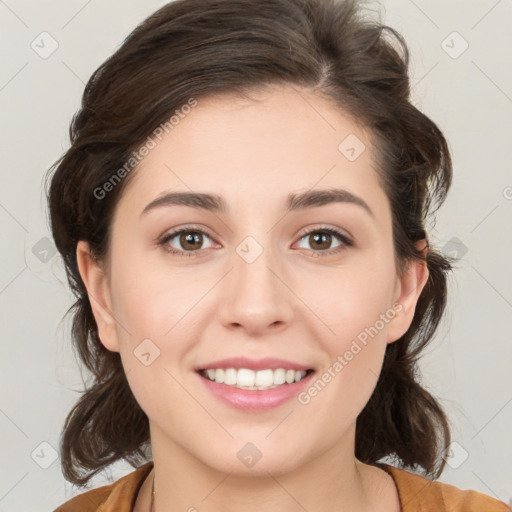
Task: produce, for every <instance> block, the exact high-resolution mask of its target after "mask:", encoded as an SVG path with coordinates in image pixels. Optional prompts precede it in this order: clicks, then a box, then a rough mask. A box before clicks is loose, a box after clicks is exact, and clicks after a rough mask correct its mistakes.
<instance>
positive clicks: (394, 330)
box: [387, 239, 429, 343]
mask: <svg viewBox="0 0 512 512" xmlns="http://www.w3.org/2000/svg"><path fill="white" fill-rule="evenodd" d="M416 247H417V248H418V249H420V248H421V247H423V249H420V250H421V252H422V253H423V256H424V257H426V255H427V251H428V242H427V241H426V240H425V239H423V240H419V241H418V242H416ZM428 275H429V272H428V268H427V264H426V263H425V262H424V261H421V260H416V259H414V260H410V261H409V262H408V264H407V268H406V270H405V272H404V275H403V276H402V277H400V276H397V280H396V285H395V290H394V292H393V296H394V297H395V300H394V302H393V303H394V304H396V303H399V304H400V305H401V310H400V311H398V310H397V314H396V315H395V317H394V318H393V319H392V320H391V321H390V322H389V323H388V331H387V343H393V342H394V341H396V340H398V339H400V338H401V337H402V336H403V335H404V334H405V333H406V332H407V329H409V327H410V325H411V323H412V320H413V318H414V312H415V311H416V304H417V302H418V299H419V297H420V295H421V292H422V291H423V288H424V287H425V285H426V283H427V281H428Z"/></svg>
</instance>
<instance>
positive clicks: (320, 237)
mask: <svg viewBox="0 0 512 512" xmlns="http://www.w3.org/2000/svg"><path fill="white" fill-rule="evenodd" d="M331 236H332V235H330V234H329V233H321V234H318V233H315V234H312V235H310V237H309V239H310V241H311V240H314V243H313V244H311V247H314V246H315V244H317V242H318V241H319V240H323V243H322V242H320V247H318V246H317V248H319V249H328V248H329V246H330V244H331ZM326 239H327V243H326V242H325V240H326Z"/></svg>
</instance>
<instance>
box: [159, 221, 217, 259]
mask: <svg viewBox="0 0 512 512" xmlns="http://www.w3.org/2000/svg"><path fill="white" fill-rule="evenodd" d="M206 239H208V240H211V237H210V235H208V233H206V232H204V231H203V230H201V229H197V228H191V227H190V228H183V229H180V230H177V231H174V232H172V233H169V234H168V235H165V236H164V237H163V238H162V239H161V240H160V242H159V243H160V245H162V246H163V247H164V249H165V250H166V251H168V252H170V253H172V254H176V255H179V256H194V255H195V254H196V253H197V252H199V251H200V250H201V249H205V248H207V247H204V243H205V240H206ZM210 243H211V242H210ZM212 245H213V244H212V243H211V245H210V246H209V247H211V246H212Z"/></svg>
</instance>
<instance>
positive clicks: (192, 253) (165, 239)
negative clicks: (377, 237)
mask: <svg viewBox="0 0 512 512" xmlns="http://www.w3.org/2000/svg"><path fill="white" fill-rule="evenodd" d="M187 232H191V233H200V234H202V235H206V236H207V237H208V238H213V237H211V236H210V235H209V233H207V232H206V231H204V230H202V229H199V228H196V227H195V226H185V227H183V228H181V229H179V230H176V231H173V232H172V233H168V234H166V235H164V236H163V237H162V238H161V239H160V240H159V241H158V245H160V246H162V247H163V249H164V250H165V251H167V252H168V253H170V254H173V255H176V256H181V257H192V256H196V255H197V253H198V252H199V251H201V249H196V250H194V251H181V250H177V249H174V248H173V247H170V246H169V245H168V243H169V241H170V240H172V239H173V238H174V237H176V236H177V235H180V234H182V233H187ZM312 233H328V234H329V235H334V236H336V237H338V238H339V239H340V240H341V242H342V244H341V245H339V246H338V247H335V248H334V249H328V250H325V251H322V250H318V251H315V250H313V249H310V250H309V251H310V252H311V253H313V254H314V255H315V256H316V255H319V256H321V257H324V256H331V255H333V254H338V253H341V252H343V251H346V250H347V248H349V247H352V246H353V245H354V244H353V242H352V241H351V240H350V239H349V238H348V237H347V236H346V235H344V234H343V233H341V232H340V231H338V230H337V229H334V228H330V227H323V226H322V227H319V228H314V229H312V230H310V231H307V232H305V233H303V234H302V235H301V236H300V238H299V240H302V239H303V238H304V237H306V236H308V235H311V234H312Z"/></svg>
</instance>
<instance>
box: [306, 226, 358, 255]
mask: <svg viewBox="0 0 512 512" xmlns="http://www.w3.org/2000/svg"><path fill="white" fill-rule="evenodd" d="M336 239H338V240H339V241H340V242H339V243H338V244H337V245H335V246H334V247H331V244H332V243H333V242H334V241H335V240H336ZM301 240H306V242H307V244H308V245H309V247H302V248H303V249H310V250H311V251H313V252H315V253H318V255H322V256H323V255H326V256H328V255H330V254H334V253H338V252H341V251H344V250H346V249H347V248H348V247H351V246H352V245H353V243H352V241H351V240H350V239H349V238H348V237H347V236H346V235H344V234H343V233H341V232H339V231H338V230H336V229H333V228H317V229H314V230H311V231H308V232H307V233H305V234H304V235H302V237H301Z"/></svg>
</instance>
